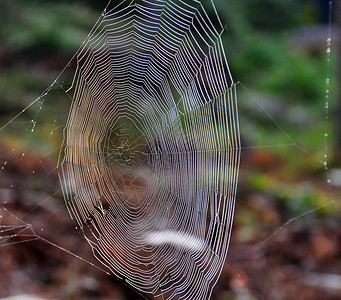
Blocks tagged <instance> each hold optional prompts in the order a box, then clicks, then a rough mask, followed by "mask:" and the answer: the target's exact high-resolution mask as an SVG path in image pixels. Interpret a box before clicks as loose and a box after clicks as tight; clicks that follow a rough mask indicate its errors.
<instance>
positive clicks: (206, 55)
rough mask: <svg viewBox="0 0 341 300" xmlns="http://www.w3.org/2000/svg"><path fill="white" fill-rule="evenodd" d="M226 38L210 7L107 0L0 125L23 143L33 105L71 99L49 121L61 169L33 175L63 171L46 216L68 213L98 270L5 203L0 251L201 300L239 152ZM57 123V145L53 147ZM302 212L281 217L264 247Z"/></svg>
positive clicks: (219, 250)
mask: <svg viewBox="0 0 341 300" xmlns="http://www.w3.org/2000/svg"><path fill="white" fill-rule="evenodd" d="M209 16H210V17H209ZM223 32H224V27H223V25H222V23H221V21H220V19H219V17H218V15H217V13H216V10H215V7H214V5H213V3H211V2H209V1H207V2H203V3H201V2H200V1H154V0H153V1H123V2H122V3H121V4H120V5H118V6H114V5H113V4H110V3H109V4H108V6H107V8H106V9H105V11H104V13H103V14H102V16H101V17H100V19H99V20H98V21H97V23H96V24H95V26H94V28H93V29H92V30H91V32H90V33H89V35H88V37H87V38H86V40H85V41H84V42H83V44H82V46H81V47H80V49H79V50H78V51H77V52H76V54H75V56H74V57H73V58H72V59H71V61H70V63H69V64H68V65H67V66H66V68H65V69H64V70H63V71H62V73H61V75H59V76H58V77H57V79H56V80H55V81H54V82H53V83H52V84H51V85H50V86H49V87H48V88H47V89H46V91H45V92H44V93H43V94H42V95H41V96H40V97H38V98H37V99H36V100H34V101H33V102H30V103H29V104H28V106H27V107H26V108H25V109H23V110H22V112H21V113H20V114H19V115H17V116H15V118H13V119H11V120H10V121H9V122H8V123H6V124H5V125H4V126H3V127H2V128H1V129H0V130H2V129H3V128H6V130H7V131H9V130H11V129H12V126H13V128H14V127H15V128H16V131H19V132H24V137H25V138H26V137H27V140H30V139H32V137H33V136H35V135H38V133H39V131H43V130H46V128H45V129H44V126H45V125H43V122H44V121H46V120H44V116H41V114H40V111H41V110H42V108H44V109H45V110H48V109H51V107H52V109H54V107H55V104H56V102H53V103H49V104H50V105H45V104H47V103H48V101H50V100H49V97H50V96H51V94H53V93H57V94H58V97H61V96H62V98H63V99H64V100H65V95H66V96H67V101H68V102H67V103H66V105H65V107H69V106H70V105H71V106H70V109H69V114H68V118H67V120H66V119H64V118H65V117H64V115H63V116H61V115H58V112H56V113H55V115H56V117H55V119H54V120H53V122H51V120H50V119H49V120H48V121H47V122H48V123H49V126H46V127H47V131H46V132H48V143H49V145H48V146H46V148H45V149H44V153H43V154H42V158H44V157H46V156H53V155H54V154H56V153H57V152H59V151H60V155H59V162H58V166H57V168H55V166H53V167H50V166H48V163H47V162H45V161H44V160H43V159H42V160H41V161H40V162H39V163H40V165H41V168H39V169H36V168H34V170H33V171H32V174H29V176H28V177H29V178H30V179H31V180H33V181H34V180H35V178H36V177H35V176H36V174H38V173H42V174H46V175H48V176H49V177H53V176H55V173H58V176H59V179H60V183H61V189H60V186H58V187H57V188H56V189H55V190H57V192H55V190H54V192H55V193H57V194H58V193H63V196H64V199H65V204H63V205H61V206H60V207H52V208H51V209H50V211H49V213H50V215H52V214H53V215H58V213H59V211H62V210H63V209H64V206H66V207H67V209H68V210H69V213H70V215H71V216H72V218H74V219H75V220H76V221H77V223H78V227H76V229H77V228H80V230H81V231H82V233H83V235H84V236H85V238H86V240H87V241H88V242H89V244H90V246H91V247H92V250H93V253H94V255H95V256H96V257H97V258H98V260H99V261H101V262H102V264H103V265H104V266H105V267H104V266H101V267H98V266H96V264H94V263H92V262H90V261H87V260H84V259H82V258H81V257H79V256H77V255H76V254H73V253H71V252H70V251H68V250H67V249H70V247H68V246H62V247H61V246H59V245H57V244H53V243H51V242H50V241H49V240H48V239H47V238H44V237H43V236H42V235H38V234H36V232H35V231H34V230H33V226H32V225H30V223H31V221H30V219H26V220H25V222H24V221H23V220H24V219H25V216H24V217H20V218H18V217H17V216H14V215H12V214H10V213H9V212H8V211H7V210H3V209H2V210H0V216H4V219H6V222H2V221H1V224H0V233H1V235H0V242H1V243H0V247H1V246H6V245H7V244H14V243H23V242H26V241H31V240H42V241H44V242H47V243H50V244H52V245H53V246H56V247H57V248H59V249H61V250H63V251H66V252H67V253H70V254H71V255H74V256H75V257H77V258H79V259H81V260H83V261H85V262H86V263H89V264H90V265H93V266H95V267H97V268H100V269H101V270H102V271H104V272H106V271H105V270H104V269H102V268H108V269H109V270H110V272H111V273H112V274H114V275H115V276H116V277H118V278H119V279H121V280H122V281H124V282H126V283H127V284H128V285H130V286H131V287H133V288H134V289H137V290H138V291H141V292H143V293H150V294H153V295H154V296H155V297H158V296H161V297H163V298H165V299H178V298H183V299H205V298H208V297H209V296H210V294H211V291H212V288H213V287H214V285H215V283H216V282H217V280H218V278H219V275H220V273H221V270H222V268H223V266H224V263H225V258H226V255H227V251H228V245H229V239H230V234H231V226H232V219H233V214H234V205H235V195H236V184H237V178H238V172H239V158H240V152H239V151H240V150H241V145H240V139H239V123H238V113H237V103H236V100H237V99H236V85H235V83H234V82H233V79H232V76H231V74H230V70H229V67H228V63H227V59H226V55H225V53H224V47H223V44H222V40H221V36H222V34H223ZM70 70H72V72H73V73H74V74H72V76H73V79H72V78H71V79H69V78H68V77H69V74H68V72H69V71H70ZM69 81H70V82H69ZM242 86H243V85H242ZM60 92H62V93H61V94H63V95H60V94H59V93H60ZM251 98H252V100H253V104H255V106H258V107H259V108H260V110H261V111H262V112H263V113H264V114H266V115H267V116H268V117H269V118H270V119H271V121H272V122H273V124H274V125H275V126H276V127H277V128H278V129H279V130H281V131H282V133H283V134H284V135H285V136H286V137H287V138H288V142H289V144H288V145H285V146H294V147H296V148H298V149H300V146H299V145H298V144H297V143H296V142H295V141H293V140H292V138H291V137H290V136H289V135H288V134H287V133H286V131H285V130H284V129H283V128H282V127H281V126H280V125H279V124H278V123H277V121H276V119H274V118H273V117H272V116H271V114H269V113H268V112H267V111H266V109H264V108H263V107H262V105H261V104H260V103H258V101H257V99H255V98H254V97H253V96H252V95H251ZM53 100H54V101H55V99H53ZM58 101H59V99H58ZM327 103H328V102H327ZM22 114H25V115H29V116H30V121H29V122H27V121H25V120H21V119H20V118H21V115H22ZM46 115H49V114H46ZM65 124H66V125H65ZM37 125H41V126H37ZM63 129H64V140H63V142H61V141H59V139H58V138H56V140H54V139H55V137H57V136H58V133H59V132H60V131H61V130H63ZM61 144H62V146H61V147H60V145H61ZM270 146H271V147H276V145H270ZM279 146H282V145H279ZM260 147H264V146H260ZM20 148H21V147H20V146H19V145H17V146H15V147H14V149H13V153H14V154H13V153H12V152H11V153H10V154H9V155H8V157H6V160H5V162H4V164H3V167H2V169H4V168H5V169H10V168H12V166H9V163H8V162H9V161H12V160H13V156H14V157H15V158H16V159H17V161H18V164H19V165H20V164H23V165H25V163H26V160H27V159H28V160H29V157H28V155H27V153H24V152H23V153H16V149H20ZM300 150H305V149H303V148H302V149H300ZM326 151H327V150H326ZM325 155H326V154H325ZM11 157H12V160H11V159H10V158H11ZM8 158H9V159H8ZM321 163H322V161H321ZM323 164H324V166H325V168H327V166H326V161H325V160H323ZM31 168H33V167H31ZM0 172H2V171H0ZM53 180H54V181H57V180H58V179H57V176H55V177H53ZM11 187H12V186H11ZM51 194H52V192H51ZM46 200H48V199H45V200H43V201H41V203H39V206H43V205H42V204H44V202H45V201H46ZM328 205H329V203H328ZM317 209H319V208H317ZM317 209H314V210H317ZM30 212H31V211H30ZM310 212H311V211H308V212H306V213H304V214H302V215H299V216H297V217H295V218H291V219H285V220H286V222H285V224H284V225H283V226H281V227H280V228H279V229H278V230H276V231H275V232H274V233H273V234H271V235H270V236H269V238H267V239H266V240H265V241H264V243H266V242H267V241H268V240H269V239H271V238H272V237H273V236H274V235H275V234H277V233H278V231H280V230H282V229H283V228H284V227H285V226H286V225H288V224H289V223H290V222H292V221H294V220H296V219H297V218H300V217H303V216H304V215H306V214H309V213H310ZM50 215H49V216H50ZM284 218H285V217H284ZM34 227H36V226H34Z"/></svg>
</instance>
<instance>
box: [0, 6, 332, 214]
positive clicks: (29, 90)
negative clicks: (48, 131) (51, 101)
mask: <svg viewBox="0 0 341 300" xmlns="http://www.w3.org/2000/svg"><path fill="white" fill-rule="evenodd" d="M106 2H107V1H106V0H105V1H91V0H88V1H85V2H84V1H83V2H80V1H71V0H70V1H67V0H65V1H58V2H56V1H43V0H34V1H25V0H16V1H12V0H2V1H1V2H0V14H1V16H0V40H1V43H0V64H1V71H0V95H1V103H2V108H1V113H2V120H8V119H9V115H13V111H15V110H20V109H22V108H23V107H24V106H25V105H27V103H29V102H30V101H32V100H34V99H35V98H36V97H38V96H39V95H40V93H41V92H42V91H43V90H44V88H45V87H46V86H48V85H49V84H50V83H51V82H52V81H53V80H54V78H55V76H56V74H57V73H56V72H57V70H58V69H59V70H60V69H61V68H62V67H63V65H65V63H67V62H68V59H69V58H71V56H72V55H73V53H74V52H75V51H76V49H77V48H78V47H79V46H80V45H81V43H82V41H83V40H84V39H85V37H86V36H87V34H88V32H89V31H90V29H91V28H92V26H93V24H94V23H95V21H96V20H97V18H98V17H99V14H100V11H101V10H102V9H103V8H104V6H105V3H106ZM84 3H86V5H85V4H84ZM215 3H216V4H217V9H218V12H219V15H220V16H221V17H222V20H223V22H224V23H226V24H227V25H228V27H227V33H226V34H225V35H224V38H225V45H226V52H227V56H228V59H229V63H230V67H231V70H232V74H233V75H234V79H235V80H236V81H240V82H241V83H242V84H243V86H246V87H247V89H248V90H245V89H244V87H243V86H242V85H239V86H238V95H239V107H240V123H241V134H242V138H243V146H244V147H246V148H247V147H263V146H266V147H268V146H270V147H269V148H268V150H269V151H272V152H273V153H274V154H275V155H276V156H278V157H279V159H280V160H281V161H282V164H281V166H277V165H273V172H274V173H277V174H279V173H282V174H284V173H286V176H287V177H289V176H293V178H300V177H301V176H302V174H303V176H306V174H308V173H309V172H314V173H318V174H321V173H322V170H323V168H322V164H321V161H320V160H319V158H322V155H323V153H324V136H323V133H324V132H326V131H328V132H329V134H330V136H333V135H335V130H334V128H333V126H332V124H331V123H328V124H326V122H325V120H324V90H325V79H326V71H325V70H326V56H325V48H324V45H323V44H322V46H321V49H320V51H318V52H317V53H316V51H315V52H309V51H306V50H305V49H301V48H299V47H297V45H296V44H295V40H294V38H293V36H294V35H295V34H296V33H297V32H298V29H299V28H301V27H304V26H310V25H312V24H316V23H318V22H319V16H318V6H317V1H316V2H313V1H296V0H240V1H226V0H216V1H215ZM212 13H213V12H212ZM58 57H59V58H60V61H62V62H63V65H62V64H61V65H58V59H56V58H58ZM49 59H52V60H53V61H54V65H53V66H52V67H51V66H50V65H51V63H50V62H49ZM332 65H333V64H332ZM331 74H333V72H331ZM332 82H333V79H332ZM249 91H250V92H249ZM250 94H251V95H250ZM56 97H57V98H58V96H56ZM63 107H64V104H62V105H60V107H59V108H58V107H54V108H53V109H52V110H50V112H49V113H51V114H56V112H58V114H59V115H62V114H63V110H62V108H63ZM331 109H332V107H331ZM65 111H67V110H65ZM64 114H65V115H67V112H66V113H64ZM332 140H333V139H331V141H332ZM280 145H291V146H283V147H280ZM295 145H299V146H300V147H302V148H304V149H306V151H307V152H308V153H310V155H306V153H302V152H300V151H301V150H300V148H298V147H295ZM330 146H331V147H333V144H332V143H331V145H330ZM304 155H305V156H306V157H304ZM307 157H309V158H307ZM311 157H313V158H314V157H315V158H317V159H315V158H314V159H311ZM283 166H285V167H283ZM259 172H261V167H259V169H257V168H256V169H255V170H252V172H251V175H250V177H249V182H248V184H250V186H252V187H253V188H254V189H261V190H263V191H265V192H266V193H269V194H271V195H272V196H273V197H274V198H276V199H279V200H280V201H282V202H285V203H287V205H288V206H290V210H292V211H293V215H294V214H295V213H300V212H304V211H306V210H307V209H309V208H311V207H316V206H319V205H321V203H322V204H323V203H324V202H325V195H324V194H323V193H322V194H321V193H320V191H319V190H318V188H313V187H312V186H311V185H303V186H298V185H291V184H290V183H283V184H282V183H281V184H280V183H278V184H277V183H276V184H275V183H273V182H272V179H271V176H270V175H264V176H265V177H264V176H261V175H259V174H260V173H259ZM261 174H262V173H261ZM294 195H296V196H294ZM293 197H295V199H293Z"/></svg>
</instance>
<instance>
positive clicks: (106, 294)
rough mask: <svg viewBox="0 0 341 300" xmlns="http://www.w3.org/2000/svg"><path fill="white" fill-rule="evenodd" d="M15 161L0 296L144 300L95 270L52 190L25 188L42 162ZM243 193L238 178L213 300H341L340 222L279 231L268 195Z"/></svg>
mask: <svg viewBox="0 0 341 300" xmlns="http://www.w3.org/2000/svg"><path fill="white" fill-rule="evenodd" d="M2 150H4V148H2ZM18 161H19V159H18V160H14V161H13V162H12V164H11V162H8V165H9V166H11V167H8V168H6V169H5V170H4V171H3V172H1V173H0V205H1V207H0V208H2V210H1V216H2V218H1V220H0V222H1V223H0V226H1V228H0V229H1V232H0V234H1V236H0V270H1V272H0V298H6V297H13V296H20V295H21V296H22V298H21V299H29V296H30V297H33V298H32V299H39V298H41V299H114V300H115V299H117V300H124V299H144V298H143V297H142V296H141V295H139V294H138V293H136V292H135V291H133V290H131V289H130V288H128V287H127V286H125V285H124V284H122V283H121V282H119V281H118V280H116V279H115V278H114V277H112V276H109V275H107V274H106V273H105V272H103V271H101V270H99V269H98V268H96V267H94V266H92V265H91V264H95V265H97V266H99V267H101V266H100V264H99V263H97V261H96V259H95V258H94V257H93V254H92V252H91V249H90V246H89V245H88V244H87V242H86V241H85V239H84V238H83V236H82V234H80V233H79V232H78V231H77V230H75V223H74V221H73V220H71V219H70V217H69V216H68V213H67V211H66V208H65V207H64V206H63V205H62V204H61V202H60V201H61V199H55V201H50V200H51V199H52V198H53V197H54V196H51V195H50V196H48V197H47V195H49V193H50V192H49V191H48V190H47V191H37V190H36V189H33V188H32V189H30V188H29V187H27V186H25V180H26V179H25V178H27V170H28V169H32V164H35V163H38V161H39V159H38V158H35V157H34V156H31V157H30V159H29V160H27V162H29V164H30V165H29V166H28V165H27V163H24V162H23V161H21V163H18ZM249 163H250V162H248V164H249ZM243 168H245V164H242V170H241V174H242V175H241V176H243ZM37 178H38V180H37ZM37 178H36V179H35V181H36V182H37V181H39V180H41V181H42V182H45V183H44V184H45V186H46V187H48V186H51V183H46V178H43V177H42V178H39V177H37ZM51 178H52V179H50V180H51V181H54V180H55V181H56V184H57V182H58V179H57V178H53V176H51ZM13 185H14V186H13ZM15 185H16V186H17V187H18V188H15ZM52 185H53V184H52ZM246 190H247V189H246V187H245V186H244V183H243V180H241V183H240V187H239V193H238V195H241V194H243V193H247V195H243V198H246V199H248V200H247V201H239V200H238V199H237V203H236V204H237V206H236V219H235V223H234V229H233V232H232V239H231V243H230V249H229V253H228V257H227V261H226V263H225V266H224V268H223V271H222V274H221V277H220V279H219V281H218V283H217V285H216V286H215V288H214V290H213V294H212V299H217V300H223V299H259V300H261V299H264V300H266V299H270V300H272V299H283V300H284V299H288V300H289V299H296V300H304V299H306V300H308V299H309V300H311V299H326V300H333V299H335V300H336V299H340V297H341V227H340V224H339V219H333V218H331V219H328V220H325V219H321V220H319V219H315V220H313V221H312V220H310V219H309V220H308V221H307V220H306V219H305V218H304V217H302V218H298V219H297V220H293V221H292V222H291V221H290V220H289V221H288V225H287V226H285V227H283V228H282V227H281V226H280V225H278V224H280V221H279V219H280V216H281V214H280V211H279V210H278V208H276V207H275V206H274V205H273V204H272V202H271V201H270V200H269V199H268V198H266V197H265V196H264V194H262V193H260V192H251V193H250V191H247V192H245V191H246ZM238 197H240V196H238ZM46 199H49V201H46ZM4 208H5V209H4ZM245 214H246V216H249V217H251V218H254V216H257V218H258V222H260V224H258V225H259V226H258V227H257V229H256V230H254V228H252V226H250V227H247V226H244V225H243V222H245V220H243V218H244V219H245V218H247V217H245ZM242 215H244V216H243V217H242ZM282 223H283V225H284V224H285V222H282ZM8 224H10V225H11V226H12V227H11V228H9V227H6V226H7V225H8ZM29 224H30V225H31V226H32V227H30V225H29ZM271 224H272V225H273V224H276V227H274V226H271ZM37 228H41V230H39V232H37ZM272 233H275V234H274V235H272ZM70 252H72V253H73V254H75V255H77V256H79V257H81V258H82V259H83V260H81V259H80V258H78V257H76V256H75V255H72V254H70ZM85 260H86V261H85ZM34 297H36V298H34ZM13 299H14V298H13ZM16 299H20V298H16Z"/></svg>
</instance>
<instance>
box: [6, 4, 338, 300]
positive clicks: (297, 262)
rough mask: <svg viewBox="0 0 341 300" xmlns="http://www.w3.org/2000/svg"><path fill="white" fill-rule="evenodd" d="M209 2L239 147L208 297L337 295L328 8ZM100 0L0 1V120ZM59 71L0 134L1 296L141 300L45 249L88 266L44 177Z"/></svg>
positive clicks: (81, 33) (59, 108)
mask: <svg viewBox="0 0 341 300" xmlns="http://www.w3.org/2000/svg"><path fill="white" fill-rule="evenodd" d="M215 3H216V7H217V10H218V12H219V15H220V17H221V18H222V20H223V23H225V24H227V30H226V33H225V34H224V39H225V40H224V42H225V47H226V53H227V57H228V60H229V64H230V67H231V70H232V74H233V76H234V80H235V81H236V82H237V81H238V82H240V84H238V98H239V102H238V103H239V117H240V127H241V136H242V145H243V150H242V161H241V173H240V181H239V187H238V194H237V200H236V214H235V222H234V229H233V232H232V240H231V244H230V250H229V254H228V257H227V262H226V264H225V267H224V269H223V272H222V276H221V278H220V280H219V281H218V284H217V285H216V287H215V288H214V290H213V295H212V299H219V300H223V299H340V298H341V226H340V225H341V224H340V221H341V216H340V211H341V208H340V204H339V201H338V199H339V197H340V195H341V190H340V186H341V163H340V158H341V154H340V153H341V152H340V148H341V115H340V113H341V97H340V95H339V87H340V77H339V70H340V66H341V65H340V60H339V58H338V54H339V51H340V45H341V34H340V28H339V26H340V20H341V5H340V7H337V6H336V5H337V4H338V3H336V4H335V6H333V7H332V15H331V16H330V14H329V7H328V4H329V1H327V0H315V1H313V0H299V1H297V0H238V1H237V0H231V1H230V0H229V1H227V0H215ZM106 4H107V1H106V0H101V1H99V0H97V1H95V0H86V1H85V0H84V1H76V0H73V1H72V0H65V1H48V0H30V1H28V0H16V1H12V0H1V2H0V41H1V42H0V103H1V105H0V127H2V126H3V125H5V124H7V122H8V121H10V120H11V119H12V117H13V116H15V115H17V113H18V112H20V111H22V110H23V109H24V108H25V107H26V106H27V105H29V104H30V103H32V101H34V100H35V99H37V98H38V97H39V96H40V95H41V93H42V92H43V91H44V90H45V89H46V88H47V87H48V86H50V84H51V83H52V82H53V81H54V79H55V78H56V77H57V76H58V74H59V73H60V72H61V70H63V68H64V67H65V65H66V64H67V63H68V61H69V60H70V58H71V57H72V56H73V54H74V53H75V51H76V50H77V49H78V47H79V46H80V45H81V43H82V41H83V40H84V39H85V38H86V36H87V34H88V33H89V31H90V29H91V28H92V26H93V25H94V24H95V22H96V20H97V18H98V17H99V15H100V13H101V12H102V10H103V8H104V7H105V6H106ZM211 13H213V12H211ZM330 17H331V21H332V24H331V27H329V21H330ZM338 22H339V24H338ZM329 29H331V37H332V42H331V43H332V44H331V45H332V48H331V50H332V51H331V53H330V54H328V53H327V52H328V51H327V37H328V30H329ZM328 57H329V59H330V61H329V62H328ZM71 78H72V73H70V74H69V73H68V71H67V70H66V72H65V74H63V78H61V80H60V81H59V82H60V84H61V86H54V87H53V88H52V90H51V92H50V93H49V95H48V96H46V97H43V98H42V99H41V101H40V100H39V101H37V102H35V103H34V105H33V106H31V107H30V108H29V109H28V111H27V112H26V113H25V114H23V115H20V116H19V117H18V118H17V119H15V120H14V121H12V122H10V123H9V125H6V127H5V128H4V129H2V130H1V131H0V159H1V160H0V167H2V170H1V172H0V209H1V213H0V214H1V215H2V219H1V218H0V226H1V225H2V224H5V221H6V224H9V223H10V224H14V225H15V228H14V229H12V231H11V232H10V234H8V233H7V234H4V233H3V232H4V228H5V227H1V229H2V231H1V232H0V234H1V235H0V270H2V271H1V272H0V297H1V298H6V297H11V296H16V295H25V297H26V299H27V297H28V296H27V295H31V296H35V297H37V298H38V297H40V298H43V299H143V298H142V295H139V294H137V293H136V292H134V291H133V290H131V289H129V288H128V287H126V286H125V285H124V284H122V283H121V282H119V281H117V280H116V279H114V278H112V277H110V276H108V275H106V274H105V273H104V272H102V271H100V270H98V269H96V268H95V267H93V266H91V265H90V264H89V263H87V262H84V261H82V260H80V259H78V258H76V257H75V256H72V255H70V254H67V253H65V251H63V250H60V249H59V248H57V247H55V246H54V245H52V244H51V243H54V244H55V245H60V246H61V247H62V248H63V249H66V250H70V251H71V252H73V253H75V254H77V255H79V256H81V257H82V258H84V259H86V260H88V261H89V262H91V263H94V264H96V265H98V266H100V265H99V264H97V263H96V260H95V259H94V258H93V256H92V253H91V249H90V247H89V246H88V244H87V243H86V241H85V239H84V238H83V237H82V235H81V234H80V233H79V232H78V231H77V229H74V226H75V224H74V222H73V221H72V220H71V219H70V218H69V216H68V212H67V211H66V208H65V207H64V206H63V198H62V195H61V192H60V190H59V188H58V185H59V182H58V177H57V176H56V175H55V173H54V172H53V171H54V168H55V165H56V163H55V162H56V158H57V157H58V152H59V147H60V145H61V141H62V129H63V128H62V124H64V123H65V120H66V118H67V114H68V109H69V104H70V102H68V101H65V99H64V98H65V97H61V94H63V91H62V90H63V88H64V84H65V86H67V85H68V82H69V81H70V80H71ZM327 79H329V84H327V83H326V80H327ZM327 89H328V91H326V90H327ZM326 97H327V98H328V105H327V106H328V107H326V99H327V98H326ZM40 107H42V108H40ZM40 110H41V112H39V111H40ZM36 125H37V126H36ZM47 175H48V176H47ZM328 180H330V183H329V182H327V181H328ZM3 208H6V210H3ZM22 221H23V222H22ZM25 224H32V228H33V229H34V231H35V233H34V232H32V229H31V228H29V227H27V226H26V225H25ZM37 228H39V232H37V230H36V229H37ZM7 232H8V231H7ZM37 234H39V236H40V237H42V238H44V239H46V240H48V241H50V242H51V243H50V244H49V243H47V242H45V241H43V240H42V239H41V238H38V239H37ZM8 236H10V237H11V238H8Z"/></svg>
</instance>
